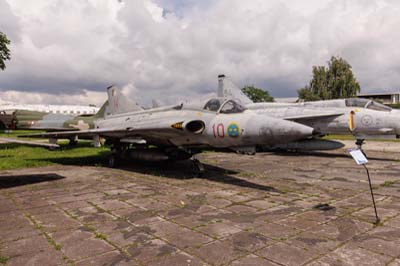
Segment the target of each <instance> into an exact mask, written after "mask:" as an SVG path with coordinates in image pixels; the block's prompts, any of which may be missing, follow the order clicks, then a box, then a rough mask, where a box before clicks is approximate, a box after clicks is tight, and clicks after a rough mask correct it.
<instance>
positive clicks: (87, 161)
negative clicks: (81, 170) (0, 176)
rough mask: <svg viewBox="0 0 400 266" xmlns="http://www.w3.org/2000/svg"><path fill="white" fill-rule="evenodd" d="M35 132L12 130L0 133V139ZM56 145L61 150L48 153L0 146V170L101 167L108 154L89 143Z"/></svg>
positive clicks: (12, 145) (36, 149)
mask: <svg viewBox="0 0 400 266" xmlns="http://www.w3.org/2000/svg"><path fill="white" fill-rule="evenodd" d="M37 132H38V131H32V130H14V131H12V132H10V133H4V131H3V132H0V137H10V138H16V137H18V135H22V134H31V133H37ZM35 140H38V139H35ZM39 141H40V139H39ZM58 143H59V144H60V146H61V148H60V149H57V150H54V151H50V150H48V149H47V148H44V147H31V146H25V145H20V144H0V170H8V169H17V168H26V167H41V166H49V165H63V164H66V165H101V164H103V163H105V162H106V158H107V156H108V154H109V149H108V148H106V147H101V148H94V147H93V146H92V144H91V142H90V141H79V143H78V144H77V145H76V146H74V147H71V146H69V145H68V141H67V140H60V141H59V142H58Z"/></svg>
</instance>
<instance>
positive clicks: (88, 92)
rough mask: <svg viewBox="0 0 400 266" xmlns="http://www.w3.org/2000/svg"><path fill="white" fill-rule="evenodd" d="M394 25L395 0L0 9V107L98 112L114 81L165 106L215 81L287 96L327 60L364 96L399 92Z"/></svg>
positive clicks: (42, 1) (19, 1)
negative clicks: (3, 60) (0, 46)
mask: <svg viewBox="0 0 400 266" xmlns="http://www.w3.org/2000/svg"><path fill="white" fill-rule="evenodd" d="M399 26H400V1H398V0H351V1H350V0H332V1H331V0H302V1H289V0H247V1H243V0H201V1H195V0H74V1H70V0H35V1H26V0H0V31H2V32H4V33H6V34H7V36H8V37H9V39H11V42H12V44H11V46H10V48H11V53H12V60H11V61H8V62H7V69H6V70H5V71H0V98H1V99H3V100H9V101H19V102H34V103H40V102H42V103H66V104H67V103H68V104H70V103H77V104H87V103H94V104H98V105H100V104H101V102H102V101H103V100H104V99H105V93H104V90H105V87H107V86H108V85H110V84H116V85H118V86H120V87H121V88H124V92H125V93H126V94H127V95H128V96H129V97H131V98H135V99H138V100H139V101H140V102H142V103H149V102H151V99H152V98H158V99H160V100H162V101H164V102H169V103H171V102H174V101H175V98H176V99H182V98H186V97H193V96H199V95H202V94H204V93H210V92H212V91H214V90H215V88H216V86H217V75H218V74H220V73H225V74H226V75H228V76H229V77H231V79H232V80H233V81H234V82H235V83H236V84H238V85H239V86H242V85H246V84H254V85H256V86H258V87H261V88H264V89H267V90H269V91H270V92H271V94H272V95H273V96H275V97H290V96H295V95H296V90H297V89H299V88H300V87H302V86H304V85H306V84H307V82H308V81H309V80H310V78H311V68H312V66H313V65H324V64H326V62H327V61H328V60H329V58H330V57H331V56H332V55H338V56H342V57H343V58H345V59H346V60H347V61H348V62H349V63H350V64H351V65H352V66H353V71H354V73H355V75H356V77H357V79H358V80H359V82H360V83H361V87H362V92H372V91H400V48H399V47H400V30H399Z"/></svg>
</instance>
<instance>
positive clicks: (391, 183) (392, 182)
mask: <svg viewBox="0 0 400 266" xmlns="http://www.w3.org/2000/svg"><path fill="white" fill-rule="evenodd" d="M395 183H396V182H394V181H389V180H386V181H385V182H384V183H383V184H381V186H382V187H391V186H393V185H394V184H395Z"/></svg>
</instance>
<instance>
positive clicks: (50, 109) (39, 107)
mask: <svg viewBox="0 0 400 266" xmlns="http://www.w3.org/2000/svg"><path fill="white" fill-rule="evenodd" d="M14 110H26V111H36V112H44V113H52V114H65V115H72V116H78V115H94V114H96V113H97V112H98V111H99V108H98V107H96V106H89V105H88V106H85V105H53V104H18V103H13V102H5V101H2V100H0V111H5V112H7V111H14Z"/></svg>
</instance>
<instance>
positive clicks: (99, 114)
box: [93, 100, 108, 119]
mask: <svg viewBox="0 0 400 266" xmlns="http://www.w3.org/2000/svg"><path fill="white" fill-rule="evenodd" d="M107 108H108V100H107V101H105V102H104V103H103V105H102V106H101V108H100V109H99V111H97V113H96V114H95V115H94V116H93V117H94V118H96V119H99V118H104V115H105V114H106V110H107Z"/></svg>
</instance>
